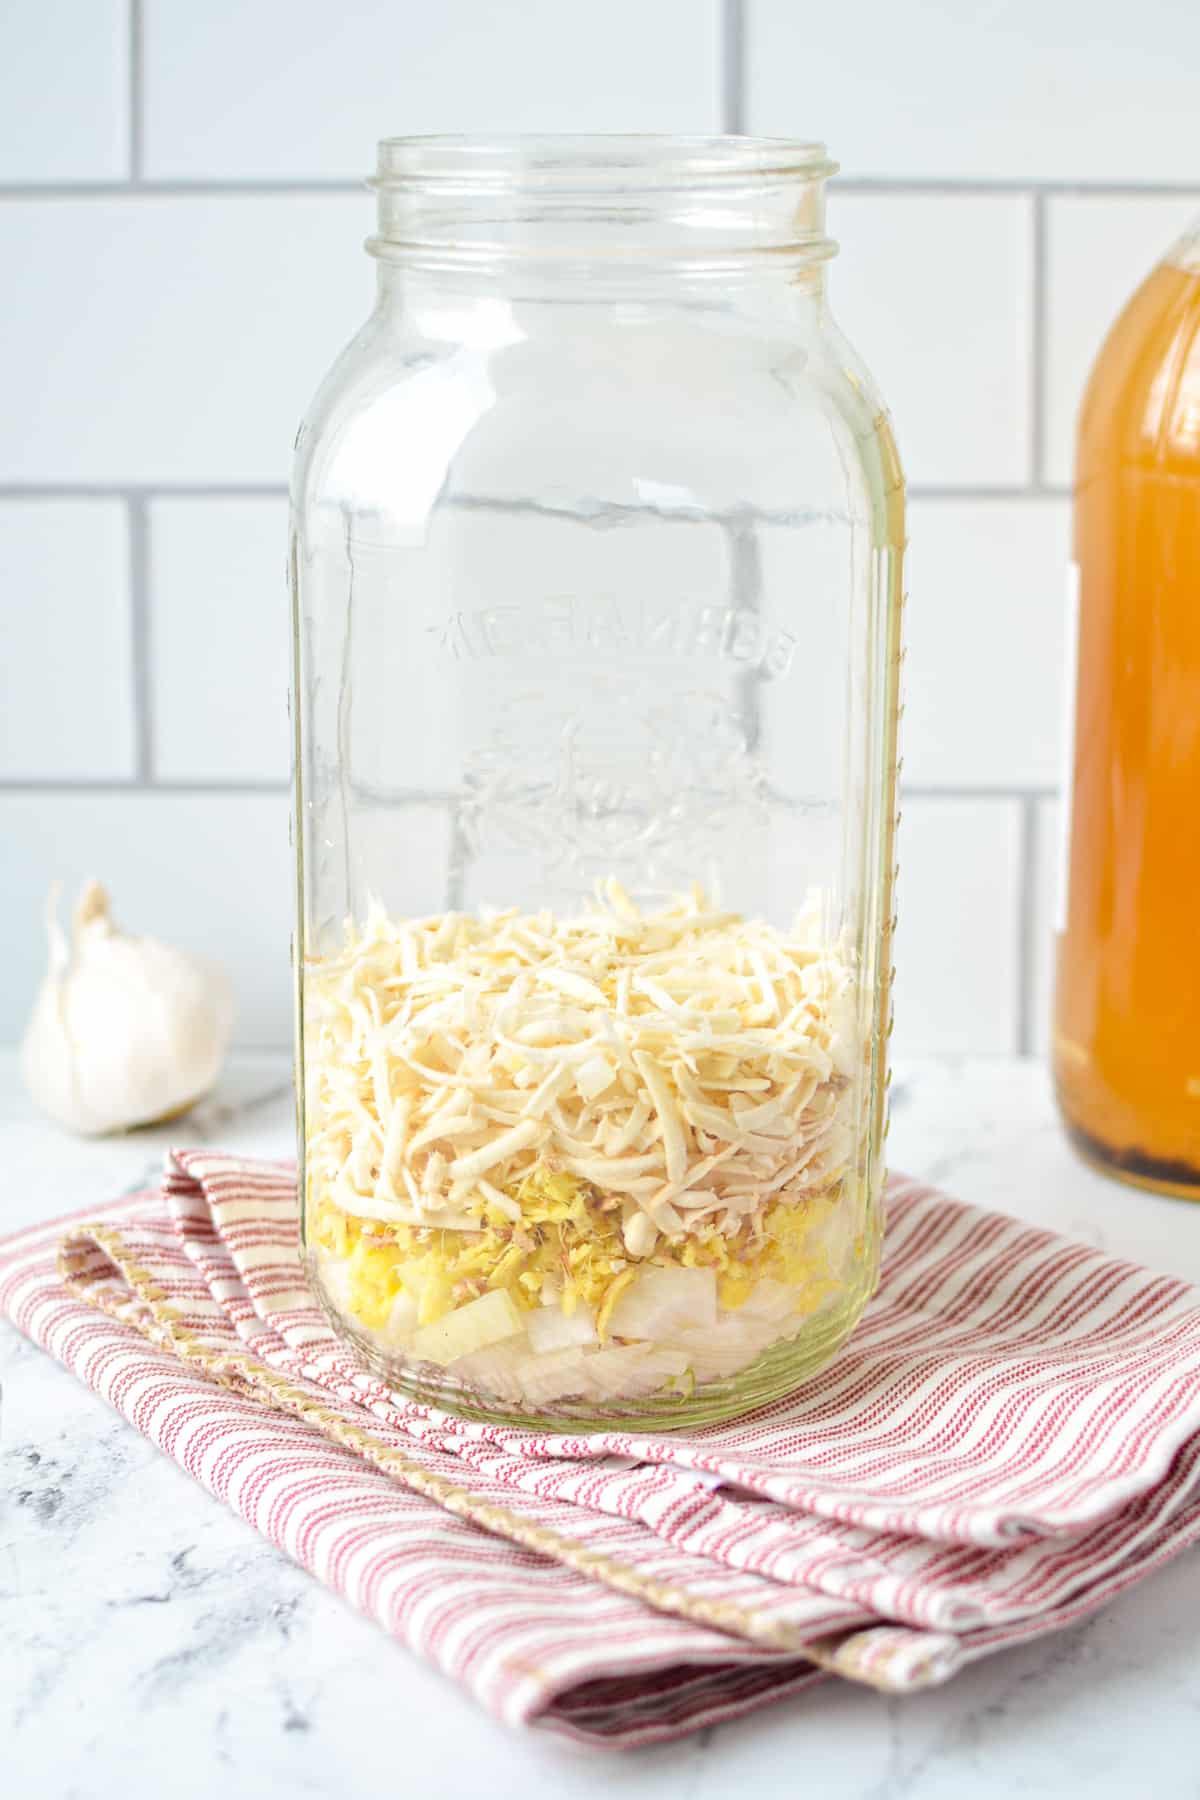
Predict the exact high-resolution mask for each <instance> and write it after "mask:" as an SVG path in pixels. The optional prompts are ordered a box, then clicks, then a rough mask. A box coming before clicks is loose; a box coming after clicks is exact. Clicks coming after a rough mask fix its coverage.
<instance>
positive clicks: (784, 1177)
mask: <svg viewBox="0 0 1200 1800" xmlns="http://www.w3.org/2000/svg"><path fill="white" fill-rule="evenodd" d="M855 1009H856V984H855V981H854V978H853V972H852V967H851V964H850V961H849V959H848V958H846V957H845V956H843V955H842V954H841V953H839V952H838V951H837V950H835V949H833V948H831V947H830V946H828V945H822V944H821V943H820V942H819V941H818V940H817V938H816V934H815V932H814V930H813V928H812V925H811V923H808V924H801V925H800V926H798V927H797V929H796V930H795V931H794V932H792V933H791V934H785V933H782V932H779V931H777V930H775V929H773V928H772V927H770V926H767V925H765V924H762V923H752V922H748V921H746V920H745V919H743V918H741V917H740V916H738V915H737V914H734V913H730V912H723V911H720V910H718V909H715V908H714V907H712V906H711V905H710V904H709V902H708V901H707V899H706V898H705V896H704V895H703V893H701V892H700V891H699V890H698V889H693V891H692V893H691V894H690V895H688V896H687V897H685V898H680V899H678V900H676V901H675V902H673V903H672V904H670V905H669V906H666V907H664V908H662V909H661V910H658V911H654V912H645V913H643V912H641V911H639V910H638V909H637V908H636V907H635V906H634V905H633V903H632V901H631V900H630V899H629V897H628V896H627V895H626V894H625V893H624V892H623V891H622V890H621V889H620V888H619V886H618V885H617V884H616V883H615V882H609V883H607V884H605V889H604V891H603V894H602V898H601V900H600V902H599V903H598V904H597V905H596V907H595V908H594V910H592V911H589V912H586V913H584V914H583V915H581V916H580V917H577V918H573V919H559V918H556V917H554V916H553V915H552V914H550V913H548V912H542V913H536V914H520V913H517V912H516V911H508V912H500V913H491V914H486V913H485V914H484V915H483V916H481V917H474V916H471V915H466V914H458V913H449V914H445V915H442V916H439V917H434V918H429V919H423V920H418V921H394V920H390V919H388V918H387V917H386V916H385V915H384V914H383V913H382V912H381V911H380V910H378V909H373V910H372V912H371V915H370V917H369V918H368V921H367V923H366V926H365V928H363V929H361V930H359V929H354V928H352V929H349V930H348V932H347V937H346V943H345V947H344V949H343V950H342V952H341V953H340V954H338V955H337V956H334V957H330V958H327V959H323V960H319V961H316V962H314V963H312V964H310V966H309V967H308V969H307V971H306V978H305V1014H306V1017H305V1043H306V1067H305V1111H306V1124H307V1142H306V1177H307V1192H308V1199H307V1204H308V1209H309V1223H310V1241H312V1242H313V1243H315V1245H316V1246H317V1247H318V1249H319V1251H320V1253H321V1255H322V1256H323V1257H324V1258H327V1259H332V1260H333V1261H334V1262H336V1263H337V1264H338V1265H339V1266H338V1281H337V1292H338V1297H339V1301H340V1303H342V1304H344V1306H345V1307H346V1308H347V1309H348V1310H349V1311H350V1312H351V1313H352V1314H353V1315H354V1317H355V1318H356V1319H357V1320H358V1321H359V1323H360V1324H361V1325H363V1326H366V1327H367V1328H368V1329H370V1330H372V1331H381V1330H382V1329H383V1328H384V1327H385V1325H387V1324H388V1322H389V1321H391V1326H392V1329H393V1336H395V1329H396V1321H397V1319H403V1320H404V1321H409V1315H410V1313H411V1315H412V1321H411V1322H414V1323H415V1338H414V1336H413V1335H410V1336H409V1337H408V1338H407V1339H403V1338H402V1340H401V1341H402V1342H406V1343H407V1344H408V1345H409V1347H410V1352H411V1353H412V1354H417V1353H418V1352H419V1349H420V1345H421V1343H422V1342H426V1343H432V1342H433V1339H432V1338H431V1337H430V1335H429V1328H430V1327H433V1326H435V1325H437V1324H438V1323H439V1321H441V1320H443V1319H444V1318H446V1317H447V1316H448V1315H450V1314H453V1313H455V1312H456V1311H458V1310H460V1309H465V1308H467V1307H471V1306H473V1305H475V1306H477V1303H478V1302H479V1301H480V1300H481V1299H482V1298H483V1297H484V1296H486V1295H489V1294H491V1295H501V1296H504V1297H505V1303H506V1304H510V1308H511V1310H510V1313H508V1314H506V1313H497V1312H496V1311H495V1309H494V1308H493V1309H492V1311H490V1312H486V1309H482V1308H480V1309H478V1310H479V1315H480V1317H481V1318H482V1317H483V1315H484V1313H485V1312H486V1316H487V1319H488V1320H489V1322H490V1326H489V1328H490V1329H491V1330H492V1331H493V1332H494V1331H495V1330H496V1329H497V1328H498V1327H497V1321H499V1324H500V1325H501V1326H502V1325H503V1324H504V1321H505V1320H507V1319H509V1318H510V1317H511V1320H512V1321H515V1323H514V1324H513V1326H512V1329H513V1331H514V1333H519V1332H520V1331H521V1330H522V1329H523V1326H522V1323H521V1321H522V1317H523V1315H525V1314H528V1313H529V1312H530V1311H531V1310H532V1309H535V1308H543V1307H545V1306H547V1305H554V1306H557V1307H558V1308H559V1309H560V1310H561V1312H562V1314H564V1315H567V1316H571V1315H573V1314H575V1313H576V1310H577V1309H580V1308H582V1309H584V1310H585V1311H586V1313H587V1316H588V1317H589V1318H594V1319H595V1322H596V1327H597V1332H598V1336H599V1339H600V1343H601V1345H603V1344H604V1343H605V1340H606V1335H607V1326H608V1323H609V1321H610V1319H611V1316H612V1314H613V1311H614V1309H615V1307H616V1306H617V1303H618V1301H619V1300H620V1298H621V1296H622V1295H623V1294H625V1293H627V1292H628V1291H629V1289H630V1287H631V1285H632V1284H633V1283H634V1282H635V1281H636V1279H637V1277H638V1274H639V1271H640V1270H641V1269H643V1268H649V1267H655V1266H657V1267H668V1268H671V1267H674V1268H680V1267H682V1268H696V1269H711V1270H712V1271H713V1272H714V1275H715V1278H716V1282H717V1297H718V1301H719V1304H720V1307H721V1309H722V1316H725V1315H726V1314H732V1313H734V1312H736V1311H737V1310H738V1309H739V1308H741V1307H742V1306H744V1305H745V1303H746V1302H747V1300H749V1299H750V1297H751V1296H752V1295H753V1294H754V1293H755V1291H756V1289H757V1288H759V1284H760V1283H763V1282H766V1283H768V1284H769V1285H771V1286H772V1287H776V1288H777V1287H778V1284H780V1283H783V1284H786V1287H787V1288H788V1290H790V1292H791V1293H792V1294H793V1296H794V1306H793V1308H792V1312H793V1315H798V1314H806V1313H809V1312H811V1311H813V1310H815V1309H816V1308H817V1307H818V1306H819V1305H821V1303H822V1302H823V1300H824V1299H825V1298H826V1297H827V1296H828V1295H830V1294H831V1293H834V1292H836V1290H837V1286H838V1282H839V1279H840V1274H839V1269H838V1267H837V1266H836V1265H837V1260H838V1259H837V1256H835V1255H834V1254H833V1250H832V1248H831V1247H832V1246H833V1245H835V1243H836V1244H837V1245H838V1246H839V1252H838V1254H839V1255H840V1254H842V1253H851V1252H852V1250H853V1244H852V1240H853V1237H854V1229H847V1227H846V1223H845V1217H846V1215H847V1214H849V1216H850V1217H851V1218H853V1217H854V1213H855V1204H856V1203H855V1200H854V1195H855V1194H856V1193H857V1191H858V1189H857V1182H856V1180H855V1179H853V1177H854V1176H855V1174H856V1170H855V1161H856V1158H857V1155H858V1146H859V1140H860V1131H859V1127H858V1122H857V1116H856V1115H857V1106H858V1086H859V1084H858V1081H857V1079H856V1077H857V1074H858V1066H859V1059H860V1052H859V1047H858V1046H859V1034H858V1030H857V1025H856V1017H855ZM838 1221H841V1224H840V1226H839V1229H838V1230H836V1231H835V1230H833V1229H832V1226H833V1224H834V1223H835V1222H838ZM763 1291H765V1290H763ZM400 1296H403V1307H400V1306H399V1305H398V1300H399V1297H400ZM472 1316H474V1315H472ZM796 1328H797V1319H796V1317H795V1316H793V1317H792V1318H791V1323H790V1326H789V1324H788V1322H787V1321H786V1320H785V1321H783V1323H782V1324H781V1325H780V1328H779V1329H780V1331H782V1332H783V1333H784V1334H786V1331H787V1330H788V1329H790V1330H792V1331H794V1330H795V1329H796ZM464 1329H467V1327H464ZM768 1329H770V1328H769V1327H768ZM438 1341H439V1342H441V1339H439V1340H438ZM446 1341H447V1342H452V1341H456V1340H454V1339H446ZM465 1341H472V1342H473V1341H474V1340H465ZM490 1341H491V1340H488V1342H489V1343H490ZM754 1341H755V1343H757V1341H758V1340H757V1339H755V1340H754ZM490 1353H491V1352H490V1351H489V1349H488V1348H486V1347H485V1348H477V1349H475V1351H474V1356H473V1358H472V1361H473V1363H474V1362H476V1361H478V1359H479V1358H480V1357H486V1356H487V1355H488V1354H490ZM756 1353H757V1352H756ZM554 1354H555V1355H557V1356H559V1357H560V1359H561V1358H562V1355H563V1353H562V1351H555V1352H554ZM573 1354H574V1355H575V1356H576V1357H579V1356H582V1355H584V1354H585V1353H584V1352H583V1351H581V1350H576V1351H575V1352H574V1353H573ZM587 1354H590V1355H595V1354H598V1352H596V1351H595V1350H591V1351H589V1352H588V1353H587ZM605 1354H607V1352H605ZM590 1366H592V1365H590V1364H589V1367H590ZM614 1367H615V1364H614ZM639 1367H641V1365H639ZM643 1373H644V1371H643Z"/></svg>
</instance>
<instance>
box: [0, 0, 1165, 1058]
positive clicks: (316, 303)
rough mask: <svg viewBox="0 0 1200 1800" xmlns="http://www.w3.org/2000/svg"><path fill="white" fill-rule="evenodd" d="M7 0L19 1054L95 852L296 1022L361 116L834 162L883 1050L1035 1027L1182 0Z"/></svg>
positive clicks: (8, 779) (1157, 234)
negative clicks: (1089, 525) (867, 566)
mask: <svg viewBox="0 0 1200 1800" xmlns="http://www.w3.org/2000/svg"><path fill="white" fill-rule="evenodd" d="M2 11H3V16H2V17H0V261H2V262H3V266H4V267H5V268H6V269H7V270H8V271H9V272H10V274H9V280H8V283H7V286H6V294H7V300H8V307H7V317H6V326H7V329H6V330H5V332H4V333H3V334H2V335H0V384H2V391H3V393H4V396H5V404H4V406H3V408H0V572H2V573H3V577H4V581H5V587H6V603H5V620H6V625H7V633H6V646H5V648H6V657H5V664H4V670H3V673H2V674H0V709H2V710H0V831H2V832H3V834H4V839H3V841H4V844H5V854H4V858H3V862H2V864H0V866H2V868H3V877H2V878H0V925H2V926H3V928H4V930H5V932H6V934H7V939H8V941H9V942H10V943H12V944H14V945H18V946H20V949H19V953H18V958H17V963H18V968H19V975H18V979H17V981H16V982H15V983H12V982H10V983H6V984H3V986H2V987H0V1041H4V1040H6V1039H9V1040H10V1039H12V1038H13V1037H15V1036H16V1035H17V1034H18V1033H19V1031H20V1029H21V1026H22V1024H23V1020H24V1017H25V1014H26V1012H27V1010H28V1006H29V1002H30V999H31V997H32V993H33V989H34V984H35V982H36V980H37V977H38V973H39V971H40V967H41V964H42V945H41V915H42V909H43V906H44V900H45V893H46V889H47V887H48V885H49V883H50V881H51V880H52V879H53V878H54V877H56V876H57V877H61V878H62V879H64V880H65V881H66V883H67V884H68V886H76V885H77V884H78V883H79V882H80V881H81V880H82V879H83V878H84V877H85V876H87V875H89V874H93V873H94V874H98V875H100V876H101V877H103V878H104V879H105V880H107V881H108V882H109V883H110V884H111V886H112V888H113V891H114V897H115V901H116V904H117V908H118V911H119V913H120V914H121V915H122V916H123V917H124V918H125V919H126V920H127V922H128V923H129V925H130V926H131V927H133V928H135V929H144V930H150V931H154V932H158V933H162V934H164V935H169V936H173V937H175V938H177V939H178V940H179V941H180V942H183V943H187V944H190V945H191V946H192V947H194V948H196V949H198V950H207V951H208V952H209V953H210V954H212V955H214V956H216V957H218V958H219V959H220V960H221V961H223V962H225V963H227V964H228V966H229V967H230V969H231V970H232V972H233V974H234V977H235V980H236V981H237V984H238V988H239V993H240V996H241V1021H240V1027H239V1030H240V1037H241V1041H242V1042H243V1043H246V1044H281V1043H284V1042H286V1041H287V1038H288V1035H289V1032H290V1008H289V1003H288V967H287V965H288V950H287V946H288V937H289V931H290V917H291V893H292V889H291V875H290V857H289V851H288V833H287V800H286V792H285V789H286V771H287V760H288V731H287V724H286V717H285V712H284V703H283V688H284V683H285V680H286V669H287V659H288V642H287V628H286V615H285V601H284V591H283V565H284V556H285V539H286V480H287V468H288V462H289V459H290V448H291V440H292V437H293V435H294V432H295V428H296V424H297V421H298V419H299V417H300V415H301V413H302V411H303V410H304V407H305V405H306V404H307V401H308V399H309V396H310V394H311V392H312V389H313V386H314V384H315V382H316V381H317V379H318V378H319V376H320V374H321V373H322V371H323V369H324V368H325V367H326V366H327V364H328V362H329V361H330V359H331V357H332V354H333V352H334V350H335V349H336V348H337V346H338V345H339V344H340V343H341V342H343V341H344V340H345V339H346V338H347V337H348V336H349V335H350V333H351V332H352V331H353V330H354V329H355V328H356V327H357V325H358V323H359V322H360V320H361V319H362V317H363V316H364V315H365V313H366V311H367V308H368V306H369V302H370V294H371V270H370V265H369V263H368V262H367V259H366V258H365V257H363V256H362V255H361V253H360V245H361V241H362V239H363V238H364V237H365V236H366V235H367V233H368V232H369V230H370V229H371V207H370V202H369V199H368V196H367V195H366V193H365V192H364V191H363V189H362V186H361V181H360V177H361V176H362V174H363V173H364V172H365V171H366V170H367V169H368V168H369V166H370V163H371V161H372V158H373V147H374V141H375V139H376V138H377V137H379V136H381V135H385V134H386V133H388V132H411V131H425V130H447V131H459V130H473V131H509V130H516V129H525V130H553V129H574V130H602V129H608V130H660V131H694V132H706V131H712V130H738V129H748V130H754V131H766V132H778V133H786V134H790V135H801V136H824V137H826V138H827V140H828V141H829V144H830V147H831V149H832V152H833V154H834V155H835V156H837V157H838V159H839V160H840V161H841V163H842V165H843V169H844V175H843V177H842V178H841V179H840V180H839V182H838V183H837V184H836V185H835V186H834V188H833V189H832V190H831V194H830V220H831V229H832V231H833V233H834V235H835V236H836V237H838V238H839V239H840V240H841V242H842V245H843V250H842V254H841V256H840V258H839V261H838V262H837V263H835V264H834V265H833V268H832V270H831V277H830V291H831V298H832V304H833V308H834V311H835V313H836V315H837V317H838V319H839V320H840V322H841V323H842V325H843V326H844V328H845V330H846V332H847V334H848V336H849V337H850V338H851V341H852V342H854V343H855V344H856V345H858V346H860V347H861V348H862V349H863V351H864V354H865V357H866V360H867V362H868V363H869V365H870V366H871V367H872V369H873V371H874V373H875V374H876V376H877V378H878V380H879V382H880V384H881V386H882V389H883V391H884V393H885V394H886V395H887V398H888V401H889V404H890V406H891V408H892V411H893V413H894V414H895V417H896V423H897V432H898V436H899V441H900V447H901V452H902V455H903V457H904V461H905V466H906V470H907V473H908V477H909V481H910V484H911V488H912V494H913V503H912V512H911V538H912V550H911V558H910V569H909V579H908V587H909V593H910V603H909V611H908V642H909V655H908V661H907V665H906V673H907V717H906V719H905V726H904V744H903V749H904V753H905V758H906V763H905V781H906V797H905V803H904V822H903V825H902V829H901V840H900V863H901V871H902V875H901V893H900V921H901V923H900V928H899V933H898V942H897V962H898V970H899V973H898V982H897V1031H896V1040H897V1045H898V1047H900V1048H902V1049H903V1050H904V1051H906V1052H910V1053H915V1052H919V1051H966V1052H979V1053H992V1052H994V1053H1003V1052H1011V1051H1013V1050H1019V1051H1022V1052H1025V1053H1029V1054H1041V1053H1043V1052H1044V1050H1045V1044H1046V1037H1047V1029H1046V1018H1047V1009H1048V1005H1049V986H1050V920H1051V916H1052V905H1053V887H1054V807H1055V800H1054V786H1055V782H1056V779H1057V754H1056V744H1057V735H1058V729H1059V723H1060V712H1061V702H1060V668H1059V664H1060V654H1061V596H1062V593H1063V587H1064V565H1065V562H1066V559H1067V556H1068V539H1069V483H1070V479H1071V442H1072V436H1073V430H1074V418H1075V412H1076V408H1077V405H1078V400H1079V395H1080V392H1081V389H1082V385H1083V381H1084V379H1085V377H1086V372H1087V368H1088V365H1089V363H1090V361H1091V359H1092V357H1093V355H1094V354H1095V350H1096V348H1097V347H1098V345H1099V342H1100V340H1101V338H1102V336H1103V334H1104V331H1105V330H1106V328H1107V326H1108V324H1109V323H1110V322H1111V320H1112V319H1113V317H1114V316H1115V314H1116V312H1117V311H1118V310H1119V308H1120V305H1121V303H1122V301H1123V300H1124V298H1125V297H1126V296H1127V295H1128V294H1130V293H1131V292H1132V291H1133V289H1134V288H1135V287H1136V286H1137V284H1138V282H1139V281H1140V280H1141V278H1142V276H1143V275H1144V274H1145V273H1146V271H1147V269H1148V268H1149V266H1150V265H1151V264H1152V263H1153V262H1154V260H1155V259H1156V257H1157V256H1158V255H1159V254H1161V253H1162V251H1163V250H1165V248H1166V247H1167V246H1168V245H1169V243H1170V242H1171V240H1172V239H1173V237H1174V236H1175V235H1176V234H1177V233H1178V232H1179V231H1180V230H1182V228H1183V227H1184V225H1185V224H1186V223H1187V222H1188V220H1189V219H1190V218H1191V217H1193V216H1194V215H1195V214H1196V213H1197V212H1200V151H1198V150H1197V147H1196V139H1195V129H1194V114H1195V106H1194V87H1195V82H1194V70H1195V68H1196V66H1197V64H1198V61H1200V9H1197V8H1195V7H1191V8H1189V7H1185V6H1181V5H1179V4H1178V0H1143V4H1142V5H1141V6H1140V7H1138V8H1136V9H1132V10H1131V9H1129V8H1128V7H1127V6H1125V5H1124V4H1122V3H1121V0H1008V3H1007V4H1006V5H1005V6H1004V7H1002V8H991V9H987V10H986V13H981V11H980V9H978V8H970V7H965V8H964V7H963V6H961V5H960V4H958V3H957V0H928V4H926V5H923V6H921V7H920V8H917V9H914V8H912V7H907V8H905V7H896V6H895V5H894V4H890V3H889V0H862V4H860V5H857V6H854V7H851V8H848V9H845V10H844V13H843V15H836V16H835V14H833V13H830V12H829V10H828V9H826V10H825V11H824V12H822V13H821V14H820V16H819V17H818V16H817V14H816V13H815V11H814V10H813V9H812V8H811V7H805V6H800V5H797V4H795V3H794V0H655V4H653V5H651V6H647V5H645V4H635V0H608V4H607V5H605V6H604V7H600V6H598V5H595V4H590V5H588V4H578V5H574V6H563V5H562V4H561V3H560V0H526V3H525V4H523V5H522V6H520V7H516V8H513V7H509V8H502V7H497V6H494V5H492V4H490V0H442V3H441V4H439V5H436V6H433V5H420V4H417V0H362V3H360V4H357V5H355V6H352V7H333V6H329V5H327V4H325V3H324V0H245V3H244V4H242V5H239V6H237V7H222V6H199V5H195V4H193V3H192V0H37V3H36V4H33V3H32V0H8V4H7V5H6V6H5V7H4V8H3V9H2ZM1189 159H1190V160H1189ZM428 824H429V834H430V845H431V850H430V854H438V855H441V854H442V852H443V850H444V840H445V834H446V831H447V829H448V822H447V820H446V819H445V818H444V817H443V816H441V815H440V814H439V815H438V816H437V817H436V818H435V817H433V816H431V818H430V820H429V821H428Z"/></svg>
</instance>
